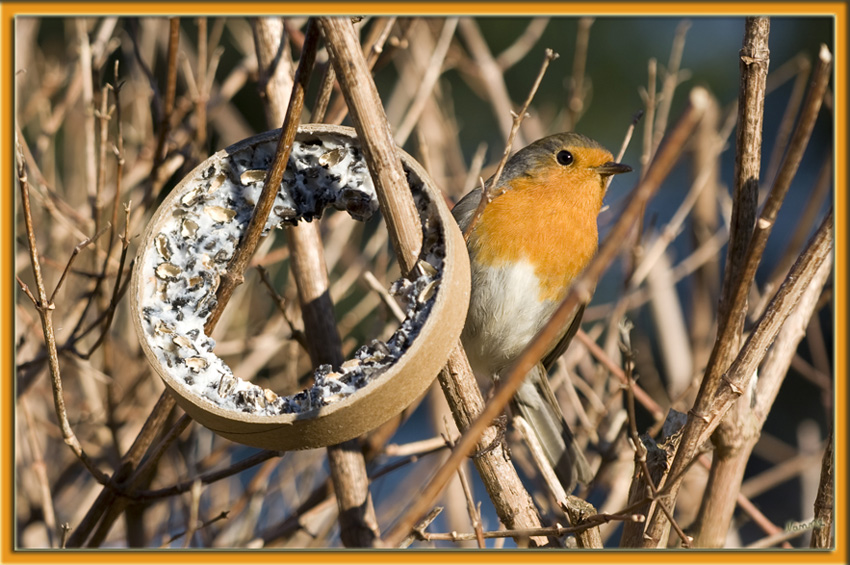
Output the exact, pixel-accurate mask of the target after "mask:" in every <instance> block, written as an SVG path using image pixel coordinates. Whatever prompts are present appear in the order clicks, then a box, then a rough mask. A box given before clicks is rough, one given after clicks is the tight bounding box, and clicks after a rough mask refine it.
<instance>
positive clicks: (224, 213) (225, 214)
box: [204, 206, 236, 223]
mask: <svg viewBox="0 0 850 565" xmlns="http://www.w3.org/2000/svg"><path fill="white" fill-rule="evenodd" d="M204 213H205V214H206V215H208V216H209V217H210V218H212V219H213V221H214V222H218V223H224V222H229V221H230V220H232V219H233V217H234V216H236V210H231V209H230V208H222V207H221V206H204Z"/></svg>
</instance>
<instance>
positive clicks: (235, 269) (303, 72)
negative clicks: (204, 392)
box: [204, 24, 319, 335]
mask: <svg viewBox="0 0 850 565" xmlns="http://www.w3.org/2000/svg"><path fill="white" fill-rule="evenodd" d="M318 40H319V31H318V29H316V25H315V24H310V25H309V26H308V28H307V38H306V39H305V43H304V51H303V52H302V54H301V60H300V61H299V63H298V69H297V70H296V72H295V84H294V85H293V87H292V90H293V92H292V96H291V97H290V99H289V106H288V107H287V109H286V118H285V119H284V122H283V131H281V134H280V138H279V139H278V143H277V149H276V150H275V156H274V160H273V161H272V164H271V166H270V167H269V169H268V171H267V172H266V178H265V181H264V184H263V191H262V193H261V194H260V198H259V200H258V201H257V206H256V207H255V208H254V213H253V214H252V215H251V221H250V222H249V224H248V227H247V228H246V229H245V233H244V235H243V236H242V239H241V240H240V242H239V246H238V247H237V248H236V250H235V251H234V253H233V258H232V259H231V260H230V263H229V264H228V266H227V272H226V273H225V274H224V275H222V277H221V284H220V286H219V288H218V291H217V292H216V301H217V304H216V308H215V310H213V312H212V313H210V316H209V318H208V319H207V322H206V324H205V325H204V331H205V332H206V334H207V335H209V334H210V333H211V331H212V328H213V327H215V324H216V323H217V322H218V320H219V318H220V317H221V314H222V312H223V311H224V306H225V305H226V304H227V302H228V301H229V300H230V297H231V296H232V295H233V291H234V290H236V287H237V286H239V285H240V284H242V283H243V282H244V280H245V279H244V275H243V273H244V272H245V269H246V267H247V266H248V262H249V261H250V260H251V257H252V256H253V254H254V250H255V249H256V248H257V244H258V243H259V241H260V236H261V235H262V232H263V228H264V227H265V225H266V222H267V221H268V217H269V213H270V212H271V209H272V206H273V205H274V199H275V197H276V196H277V191H278V187H279V186H280V183H281V181H282V180H283V171H284V170H285V169H286V164H287V163H288V162H289V154H290V153H291V151H292V143H293V141H294V140H295V132H296V131H297V129H298V123H299V122H300V119H301V110H302V108H303V107H304V92H305V90H306V88H307V82H308V81H309V80H310V74H311V72H312V70H313V63H314V62H315V60H316V50H317V47H318Z"/></svg>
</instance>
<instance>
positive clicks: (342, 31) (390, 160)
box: [320, 17, 422, 274]
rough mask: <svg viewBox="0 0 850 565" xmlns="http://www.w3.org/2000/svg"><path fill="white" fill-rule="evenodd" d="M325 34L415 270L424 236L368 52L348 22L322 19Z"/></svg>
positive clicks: (399, 245) (399, 251)
mask: <svg viewBox="0 0 850 565" xmlns="http://www.w3.org/2000/svg"><path fill="white" fill-rule="evenodd" d="M320 21H321V28H322V34H323V36H324V38H325V43H326V45H327V47H328V54H329V56H330V58H331V62H332V63H333V65H334V69H335V70H336V74H337V77H338V80H339V83H340V87H341V88H342V94H343V96H344V98H345V101H346V104H347V105H348V109H349V113H350V115H351V121H352V122H353V123H354V128H355V129H356V130H357V136H358V137H359V139H360V144H361V148H362V150H363V156H364V158H365V160H366V164H367V166H368V168H369V173H370V174H371V175H372V181H373V182H374V183H375V189H376V191H377V193H378V203H379V205H380V208H381V214H382V215H383V217H384V221H385V222H386V224H387V231H389V234H390V240H391V241H392V243H393V249H394V250H395V252H396V257H398V262H399V265H400V266H401V270H402V273H404V274H407V273H409V272H410V270H411V269H412V268H413V266H414V265H415V264H416V260H417V258H418V256H419V251H420V249H421V247H422V230H421V226H420V225H419V218H418V217H417V215H416V208H415V206H414V204H413V198H412V196H411V195H410V191H409V190H403V187H406V186H407V180H406V178H405V175H404V172H403V171H402V168H401V161H400V160H399V157H398V154H397V153H396V146H395V142H394V141H393V136H392V132H391V131H390V127H389V124H388V123H387V118H386V114H385V112H384V106H383V104H382V103H381V99H380V97H379V96H378V91H377V88H376V87H375V83H374V81H372V77H371V76H370V74H369V68H368V66H367V65H366V61H365V59H364V58H363V52H362V50H361V48H360V46H359V44H358V43H357V38H356V37H355V35H354V28H353V27H352V25H351V22H350V21H349V20H348V19H346V18H328V17H323V18H320Z"/></svg>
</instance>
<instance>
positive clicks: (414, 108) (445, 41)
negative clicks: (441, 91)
mask: <svg viewBox="0 0 850 565" xmlns="http://www.w3.org/2000/svg"><path fill="white" fill-rule="evenodd" d="M458 21H459V18H457V17H452V18H446V21H445V23H444V24H443V29H442V31H441V32H440V38H439V39H438V40H437V44H436V45H435V46H434V51H433V53H432V54H431V60H430V61H429V62H428V66H427V68H426V69H425V74H424V76H422V78H421V79H420V81H419V88H418V90H417V91H416V96H415V97H414V99H413V102H411V103H410V107H409V108H408V110H407V114H406V115H405V116H404V119H403V120H402V122H401V125H400V126H398V128H397V129H396V134H395V139H396V143H397V144H398V145H399V146H400V147H403V146H404V144H405V143H406V142H407V138H408V137H410V133H411V132H412V131H413V128H414V127H415V126H416V122H417V121H419V117H420V116H421V115H422V111H423V110H424V109H425V104H427V102H428V99H429V98H430V97H431V92H432V91H433V89H434V86H435V85H436V84H437V79H439V78H440V73H441V72H442V70H443V61H444V60H445V58H446V53H448V51H449V46H450V45H451V43H452V39H453V38H454V35H455V29H457V24H458Z"/></svg>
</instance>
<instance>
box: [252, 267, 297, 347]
mask: <svg viewBox="0 0 850 565" xmlns="http://www.w3.org/2000/svg"><path fill="white" fill-rule="evenodd" d="M257 272H258V273H260V280H261V281H262V282H263V284H264V285H265V287H266V289H267V290H268V291H269V295H270V296H271V297H272V300H274V302H275V304H277V308H278V310H280V313H281V314H282V315H283V319H284V321H285V322H286V324H287V325H288V326H289V333H290V335H291V337H292V339H294V340H295V341H297V342H298V345H300V346H301V347H303V348H304V351H308V352H309V351H310V347H309V346H308V344H307V337H306V336H305V335H304V332H302V331H301V330H299V329H298V328H296V327H295V322H294V321H293V320H292V316H290V315H289V312H288V311H287V309H286V300H285V299H284V298H283V297H282V296H281V295H280V294H278V292H277V290H275V288H274V285H273V284H272V281H271V279H269V272H268V271H267V270H266V269H265V267H263V266H262V265H257Z"/></svg>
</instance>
